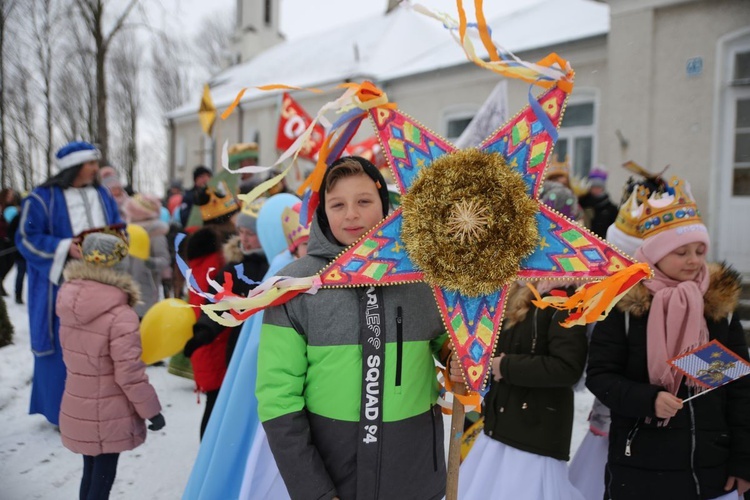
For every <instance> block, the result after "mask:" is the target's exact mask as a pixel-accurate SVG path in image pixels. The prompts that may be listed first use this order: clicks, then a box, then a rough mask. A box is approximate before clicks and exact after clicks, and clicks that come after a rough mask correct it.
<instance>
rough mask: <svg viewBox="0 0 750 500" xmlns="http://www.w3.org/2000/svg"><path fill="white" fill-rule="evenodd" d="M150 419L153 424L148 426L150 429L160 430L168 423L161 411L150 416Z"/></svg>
mask: <svg viewBox="0 0 750 500" xmlns="http://www.w3.org/2000/svg"><path fill="white" fill-rule="evenodd" d="M148 421H149V422H151V425H149V426H148V429H149V430H150V431H158V430H159V429H161V428H162V427H164V426H165V425H167V422H165V421H164V415H162V414H161V413H157V414H156V416H154V417H151V418H149V419H148Z"/></svg>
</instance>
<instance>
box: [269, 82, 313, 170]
mask: <svg viewBox="0 0 750 500" xmlns="http://www.w3.org/2000/svg"><path fill="white" fill-rule="evenodd" d="M310 123H312V118H311V117H310V115H308V114H307V112H306V111H305V110H304V108H303V107H302V106H300V105H299V103H298V102H297V101H295V100H294V99H292V96H290V95H289V94H287V93H286V92H285V93H284V95H283V100H282V104H281V116H280V117H279V129H278V131H277V133H276V149H280V150H282V151H285V150H287V149H288V148H289V147H290V146H291V145H292V143H293V142H294V141H295V139H297V137H299V136H300V135H302V133H303V132H304V131H305V129H306V128H307V127H308V126H309V125H310ZM324 138H325V129H324V128H323V126H322V125H316V126H315V128H314V129H313V132H312V135H311V136H310V139H309V140H308V141H307V143H306V144H304V145H303V146H302V149H301V150H300V152H299V156H301V157H302V158H307V159H309V160H314V159H315V155H316V154H317V152H318V151H319V150H320V146H321V145H322V144H323V139H324Z"/></svg>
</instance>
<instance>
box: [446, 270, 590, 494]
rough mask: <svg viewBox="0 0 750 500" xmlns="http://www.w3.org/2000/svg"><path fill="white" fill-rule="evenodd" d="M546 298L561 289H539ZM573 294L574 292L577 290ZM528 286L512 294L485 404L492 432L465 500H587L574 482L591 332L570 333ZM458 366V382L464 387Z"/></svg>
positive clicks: (463, 489)
mask: <svg viewBox="0 0 750 500" xmlns="http://www.w3.org/2000/svg"><path fill="white" fill-rule="evenodd" d="M536 285H537V289H538V290H539V291H540V292H545V291H549V290H550V289H551V288H553V287H555V286H559V282H539V283H537V284H536ZM571 291H572V289H571ZM533 298H534V295H533V293H532V291H531V290H530V289H529V288H528V287H526V286H525V285H524V284H522V283H518V282H517V283H514V284H513V286H512V287H511V288H510V290H509V292H508V305H507V308H506V316H505V320H504V321H503V330H502V332H501V334H500V336H499V338H498V343H497V346H496V347H495V353H494V357H493V360H492V380H491V384H490V388H489V392H488V393H487V395H486V396H485V398H484V404H483V408H482V410H483V414H484V418H485V423H484V433H483V434H482V435H480V436H479V437H477V439H476V442H475V443H474V446H473V447H472V449H471V451H470V452H469V454H468V456H467V457H466V459H465V460H464V462H463V464H462V465H461V472H460V479H459V482H458V485H459V498H461V499H470V498H480V497H485V498H534V499H539V500H553V499H554V500H574V499H576V500H578V499H580V500H582V499H583V497H582V496H581V494H580V493H579V492H578V491H577V490H576V489H575V488H574V487H573V485H572V484H570V482H569V481H568V467H567V463H566V462H567V460H569V458H570V439H571V434H572V429H573V386H574V385H575V384H576V382H577V381H578V380H579V379H580V377H581V375H582V374H583V370H584V366H585V364H586V353H587V350H588V340H587V338H586V328H585V327H584V326H575V327H572V328H564V327H562V326H561V325H560V322H561V321H563V320H564V319H565V313H563V312H557V311H554V310H551V309H543V310H542V309H538V308H537V307H535V306H534V305H533V304H532V302H531V301H532V299H533ZM460 371H461V368H460V366H459V365H458V363H457V362H456V361H455V359H453V360H452V362H451V374H452V375H451V378H452V379H453V380H456V381H460V380H461V373H460Z"/></svg>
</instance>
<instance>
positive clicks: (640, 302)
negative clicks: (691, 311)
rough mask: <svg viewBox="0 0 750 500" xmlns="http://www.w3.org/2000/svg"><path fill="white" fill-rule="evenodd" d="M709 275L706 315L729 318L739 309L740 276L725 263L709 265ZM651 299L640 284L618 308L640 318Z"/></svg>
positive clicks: (714, 319) (646, 290) (645, 311)
mask: <svg viewBox="0 0 750 500" xmlns="http://www.w3.org/2000/svg"><path fill="white" fill-rule="evenodd" d="M708 273H709V282H708V290H707V291H706V294H705V295H704V296H703V304H704V314H705V315H706V316H707V317H709V318H710V319H712V320H713V321H718V320H720V319H724V318H726V317H727V316H729V314H730V313H731V312H732V311H734V310H735V309H736V308H737V304H738V303H739V298H740V292H741V290H742V279H741V278H740V274H739V273H738V272H737V271H735V270H734V269H733V268H732V267H730V266H729V265H728V264H727V263H725V262H721V263H716V262H712V263H710V264H708ZM651 298H652V295H651V292H649V291H648V289H647V288H646V287H645V285H643V283H638V285H636V286H635V287H634V288H633V289H632V290H630V292H628V294H627V295H625V296H624V297H623V298H622V299H621V300H620V302H618V303H617V306H616V307H617V309H618V310H620V311H622V312H629V313H630V314H632V315H634V316H639V317H640V316H643V315H645V314H646V313H647V312H648V310H649V309H650V308H651Z"/></svg>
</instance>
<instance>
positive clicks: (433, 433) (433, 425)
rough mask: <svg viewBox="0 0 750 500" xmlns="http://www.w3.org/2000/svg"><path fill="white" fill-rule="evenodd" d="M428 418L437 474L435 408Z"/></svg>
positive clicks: (433, 459) (433, 460)
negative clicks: (430, 422) (430, 425)
mask: <svg viewBox="0 0 750 500" xmlns="http://www.w3.org/2000/svg"><path fill="white" fill-rule="evenodd" d="M399 309H400V308H399ZM430 418H431V419H432V467H433V468H434V469H435V472H437V470H438V459H437V428H436V427H435V407H434V406H433V407H432V408H430Z"/></svg>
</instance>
